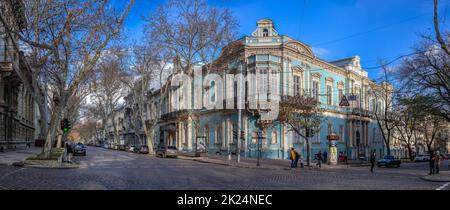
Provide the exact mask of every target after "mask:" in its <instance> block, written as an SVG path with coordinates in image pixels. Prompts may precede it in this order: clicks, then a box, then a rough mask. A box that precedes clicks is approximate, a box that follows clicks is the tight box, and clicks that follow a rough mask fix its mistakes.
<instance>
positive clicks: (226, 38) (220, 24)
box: [145, 0, 238, 138]
mask: <svg viewBox="0 0 450 210" xmlns="http://www.w3.org/2000/svg"><path fill="white" fill-rule="evenodd" d="M145 20H146V22H147V26H148V27H147V29H148V30H147V34H148V39H150V40H151V41H152V42H156V43H159V45H160V46H162V47H164V48H166V49H169V50H170V51H171V54H172V55H173V57H176V58H177V59H178V61H179V65H180V67H181V70H182V71H183V72H184V73H186V74H187V75H190V76H193V68H194V66H195V65H197V64H200V63H202V64H203V65H204V67H205V69H206V72H209V71H210V70H211V67H212V65H213V61H214V60H215V59H217V58H218V56H219V53H220V50H221V49H222V47H223V46H225V45H226V44H228V42H230V41H232V40H234V39H235V34H236V30H237V26H238V22H237V20H236V19H235V18H234V16H233V15H232V14H231V11H230V10H227V9H219V8H214V7H211V6H209V5H207V3H206V1H205V0H187V1H186V0H169V1H168V2H167V4H164V5H161V6H160V7H158V8H157V9H156V11H155V12H154V13H153V14H151V15H149V16H148V17H147V18H146V19H145ZM162 87H163V86H161V92H163V88H162ZM192 91H193V90H192ZM188 114H189V115H188V119H190V120H191V121H192V122H193V125H194V126H195V135H196V137H195V138H197V136H198V132H199V128H200V122H199V121H200V117H199V116H198V113H196V110H194V109H193V108H192V107H191V108H190V109H189V111H188Z"/></svg>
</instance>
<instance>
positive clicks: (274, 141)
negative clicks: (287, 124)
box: [272, 131, 278, 144]
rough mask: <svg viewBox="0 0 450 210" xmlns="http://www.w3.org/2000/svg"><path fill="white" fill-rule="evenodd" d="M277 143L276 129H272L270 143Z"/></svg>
mask: <svg viewBox="0 0 450 210" xmlns="http://www.w3.org/2000/svg"><path fill="white" fill-rule="evenodd" d="M277 143H278V135H277V132H276V131H272V144H277Z"/></svg>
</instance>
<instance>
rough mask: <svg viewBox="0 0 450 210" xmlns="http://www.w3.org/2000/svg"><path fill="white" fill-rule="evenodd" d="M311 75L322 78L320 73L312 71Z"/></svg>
mask: <svg viewBox="0 0 450 210" xmlns="http://www.w3.org/2000/svg"><path fill="white" fill-rule="evenodd" d="M311 76H312V77H315V78H319V79H320V78H322V74H320V73H317V72H315V73H312V74H311Z"/></svg>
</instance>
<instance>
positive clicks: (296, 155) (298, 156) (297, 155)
mask: <svg viewBox="0 0 450 210" xmlns="http://www.w3.org/2000/svg"><path fill="white" fill-rule="evenodd" d="M294 151H295V167H296V168H297V167H298V159H300V155H299V154H298V152H297V150H294Z"/></svg>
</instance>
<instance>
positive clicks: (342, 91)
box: [338, 88, 344, 102]
mask: <svg viewBox="0 0 450 210" xmlns="http://www.w3.org/2000/svg"><path fill="white" fill-rule="evenodd" d="M338 92H339V98H338V100H339V102H341V100H342V98H343V96H344V90H343V89H342V88H339V90H338Z"/></svg>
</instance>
